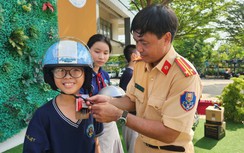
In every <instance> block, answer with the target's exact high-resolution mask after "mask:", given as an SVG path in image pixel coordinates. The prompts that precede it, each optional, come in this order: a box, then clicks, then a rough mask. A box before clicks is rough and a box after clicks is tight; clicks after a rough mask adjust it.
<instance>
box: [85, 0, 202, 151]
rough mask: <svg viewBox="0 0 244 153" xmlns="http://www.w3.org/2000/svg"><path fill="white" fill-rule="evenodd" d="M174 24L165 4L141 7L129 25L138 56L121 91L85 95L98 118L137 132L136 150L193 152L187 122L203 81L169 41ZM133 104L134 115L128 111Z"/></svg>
mask: <svg viewBox="0 0 244 153" xmlns="http://www.w3.org/2000/svg"><path fill="white" fill-rule="evenodd" d="M177 27H178V20H177V17H176V15H175V13H174V12H173V11H172V10H171V9H170V8H169V7H167V6H163V5H159V4H156V5H151V6H148V7H146V8H144V9H142V10H141V11H140V12H139V13H138V14H137V15H136V16H135V17H134V19H133V21H132V25H131V31H132V34H133V38H134V40H135V41H136V46H137V50H138V51H139V52H140V55H141V58H142V60H141V61H139V62H137V63H136V64H135V67H134V72H133V76H132V79H131V81H130V83H129V84H128V86H127V90H126V96H124V97H122V98H109V97H106V96H101V95H100V96H94V97H91V98H89V100H90V101H92V102H94V104H93V105H92V106H91V109H92V112H93V116H94V118H96V119H97V120H98V121H100V122H109V121H116V120H118V121H120V122H122V123H124V124H125V125H126V126H128V127H130V128H131V129H133V130H135V131H137V132H138V133H139V136H138V137H137V140H136V144H135V153H162V152H187V153H192V152H194V147H193V143H192V138H193V131H192V129H191V128H192V125H193V120H194V114H195V112H196V109H197V105H198V100H199V98H200V96H201V92H202V85H201V80H200V77H199V75H198V74H197V71H196V70H195V68H194V67H193V65H192V64H191V63H190V62H189V61H187V60H186V59H185V58H184V57H182V56H181V55H179V54H178V53H177V52H176V51H175V49H174V47H173V45H172V41H173V39H174V36H175V34H176V31H177ZM132 110H136V112H137V115H136V116H135V115H132V114H128V112H127V111H132Z"/></svg>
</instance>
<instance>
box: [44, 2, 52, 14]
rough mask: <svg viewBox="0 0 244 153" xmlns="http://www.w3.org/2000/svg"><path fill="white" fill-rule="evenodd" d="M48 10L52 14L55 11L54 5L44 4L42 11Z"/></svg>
mask: <svg viewBox="0 0 244 153" xmlns="http://www.w3.org/2000/svg"><path fill="white" fill-rule="evenodd" d="M47 8H48V9H50V10H51V11H52V12H53V11H54V8H53V5H52V4H51V3H50V2H46V3H43V5H42V10H43V11H46V10H47Z"/></svg>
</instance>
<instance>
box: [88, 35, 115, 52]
mask: <svg viewBox="0 0 244 153" xmlns="http://www.w3.org/2000/svg"><path fill="white" fill-rule="evenodd" d="M96 42H104V43H106V44H107V45H108V47H109V53H111V52H112V46H111V43H110V39H109V38H108V37H106V36H104V35H102V34H95V35H93V36H91V37H90V39H89V40H88V42H87V46H88V47H89V48H91V47H92V46H93V45H94V44H95V43H96Z"/></svg>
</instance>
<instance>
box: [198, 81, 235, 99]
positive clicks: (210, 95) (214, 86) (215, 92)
mask: <svg viewBox="0 0 244 153" xmlns="http://www.w3.org/2000/svg"><path fill="white" fill-rule="evenodd" d="M232 82H233V81H232V80H220V79H211V80H207V79H202V84H203V92H202V93H203V94H202V99H211V100H217V97H216V96H219V95H221V93H222V91H223V89H224V87H225V86H227V85H228V84H229V83H232Z"/></svg>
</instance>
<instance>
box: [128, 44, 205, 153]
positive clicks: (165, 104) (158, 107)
mask: <svg viewBox="0 0 244 153" xmlns="http://www.w3.org/2000/svg"><path fill="white" fill-rule="evenodd" d="M176 59H179V60H176ZM182 60H183V61H182ZM177 62H178V64H177ZM184 62H186V60H184V58H183V57H181V56H179V55H178V54H177V53H176V52H175V51H174V50H173V49H171V50H170V51H169V52H168V53H167V55H166V56H165V57H164V58H163V59H162V60H161V61H160V63H158V65H156V67H154V68H152V67H151V66H150V65H149V64H147V63H145V62H143V61H139V62H138V63H136V65H135V67H134V73H133V77H132V79H131V81H130V83H129V84H128V86H127V92H126V95H127V96H128V97H130V99H131V100H132V101H133V102H136V112H137V116H139V117H142V118H145V119H151V120H158V121H160V122H162V123H163V124H164V125H165V126H167V127H169V128H172V129H174V130H177V131H180V132H181V134H180V135H179V137H178V138H177V139H176V141H175V142H174V143H172V144H166V143H163V142H161V141H158V140H155V139H152V138H149V137H146V136H144V135H141V134H140V135H139V136H138V139H137V141H139V142H137V143H136V146H135V148H136V149H135V152H136V153H139V152H140V153H146V152H150V153H152V152H159V153H161V152H167V151H165V150H158V149H152V148H149V147H147V146H146V145H145V144H144V143H148V144H151V145H154V146H165V145H177V146H183V147H184V148H185V149H186V152H194V151H193V145H192V138H193V131H192V130H191V128H192V125H193V119H194V114H195V112H196V109H197V104H198V100H199V98H200V96H201V93H202V85H201V80H200V78H199V75H198V74H197V73H196V70H195V68H194V67H193V66H192V65H191V64H190V63H189V62H188V61H187V63H188V64H190V65H188V64H186V63H184ZM143 142H144V143H143ZM138 149H139V150H138Z"/></svg>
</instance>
